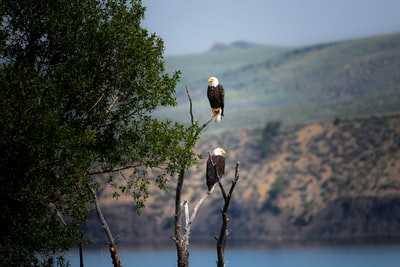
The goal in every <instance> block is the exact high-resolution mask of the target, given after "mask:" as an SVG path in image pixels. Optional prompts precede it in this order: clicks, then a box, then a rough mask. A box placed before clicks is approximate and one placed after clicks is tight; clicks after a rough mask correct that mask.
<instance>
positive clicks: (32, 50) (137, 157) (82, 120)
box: [0, 0, 187, 265]
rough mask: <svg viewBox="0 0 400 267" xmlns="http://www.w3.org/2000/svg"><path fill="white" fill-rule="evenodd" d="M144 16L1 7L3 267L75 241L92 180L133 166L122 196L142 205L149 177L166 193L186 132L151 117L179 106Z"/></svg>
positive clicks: (93, 8) (132, 6) (111, 10)
mask: <svg viewBox="0 0 400 267" xmlns="http://www.w3.org/2000/svg"><path fill="white" fill-rule="evenodd" d="M144 12H145V8H144V7H142V5H141V2H140V1H117V0H115V1H114V0H108V1H107V0H106V1H97V0H84V1H82V0H57V1H47V0H39V1H24V0H15V1H3V2H2V8H1V10H0V16H1V24H0V88H1V91H0V99H1V100H0V101H1V105H0V106H1V107H0V134H1V136H0V151H1V155H0V182H1V185H2V186H1V189H0V205H1V207H0V209H1V221H0V229H1V230H0V231H1V235H0V251H1V252H0V253H1V255H0V265H10V264H11V263H16V262H18V263H20V264H21V265H33V263H35V262H36V263H39V261H42V262H43V261H44V262H46V261H47V260H48V262H51V260H52V258H51V257H48V256H49V255H52V253H53V252H55V251H58V250H63V249H67V248H69V247H70V246H71V245H72V244H73V243H75V242H78V241H79V234H78V225H79V224H80V223H81V222H83V221H84V220H85V207H86V206H87V204H88V203H90V202H91V201H93V195H92V193H91V191H90V186H94V185H95V180H94V179H93V174H98V173H112V172H113V171H116V170H122V169H125V168H134V171H133V172H132V175H131V176H130V178H129V181H128V183H127V187H128V189H129V188H131V189H132V192H133V197H134V198H135V199H136V200H137V203H138V206H139V207H142V206H143V205H144V201H145V199H146V196H147V192H146V186H147V184H148V182H149V172H148V171H149V170H151V169H153V168H159V169H160V170H161V171H160V172H158V173H159V176H157V179H156V180H157V182H158V184H159V185H160V186H164V185H165V179H166V178H165V177H164V175H165V173H166V171H169V172H174V163H173V161H172V160H171V159H172V157H173V156H176V155H184V154H185V153H183V152H184V151H186V150H187V149H186V148H185V147H181V146H180V144H181V140H182V139H184V138H185V133H186V131H187V128H186V127H185V126H183V125H180V124H177V123H172V122H170V121H159V120H157V119H155V118H154V117H152V116H151V113H152V111H154V110H155V109H156V108H157V107H159V106H170V105H175V104H176V102H175V99H174V98H173V96H172V95H173V93H174V90H175V86H176V82H177V81H178V79H179V73H174V74H172V75H169V74H167V73H166V72H165V68H164V62H163V56H162V55H163V49H164V48H163V42H162V40H161V39H160V38H159V37H157V36H156V35H155V34H150V33H149V32H148V31H147V30H146V29H143V28H142V27H141V25H140V21H141V20H142V19H143V17H144ZM171 152H172V153H171ZM110 181H111V180H110ZM126 189H127V188H124V189H123V190H126ZM39 256H40V257H41V256H43V258H40V257H39Z"/></svg>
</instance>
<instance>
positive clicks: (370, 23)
mask: <svg viewBox="0 0 400 267" xmlns="http://www.w3.org/2000/svg"><path fill="white" fill-rule="evenodd" d="M142 3H143V5H144V6H146V7H147V11H146V13H145V20H144V21H143V23H142V25H143V26H144V27H145V28H147V29H148V30H149V31H150V32H156V33H157V35H159V36H161V38H162V39H163V40H164V42H165V45H166V51H165V52H166V54H167V55H171V54H187V53H200V52H204V51H206V50H208V49H209V48H210V47H211V46H212V45H213V44H214V43H216V42H220V43H226V44H229V43H232V42H234V41H238V40H244V41H249V42H253V43H260V44H271V45H285V46H295V45H308V44H316V43H321V42H329V41H335V40H343V39H351V38H357V37H364V36H370V35H375V34H381V33H391V32H400V0H246V1H236V0H143V1H142Z"/></svg>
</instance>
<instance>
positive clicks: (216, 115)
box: [214, 109, 222, 122]
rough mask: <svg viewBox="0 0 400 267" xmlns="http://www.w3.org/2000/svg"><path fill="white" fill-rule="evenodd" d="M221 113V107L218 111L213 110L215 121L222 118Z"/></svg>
mask: <svg viewBox="0 0 400 267" xmlns="http://www.w3.org/2000/svg"><path fill="white" fill-rule="evenodd" d="M221 113H222V110H221V109H219V110H218V112H214V117H215V122H220V121H221V118H222V116H221Z"/></svg>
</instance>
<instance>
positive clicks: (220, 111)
mask: <svg viewBox="0 0 400 267" xmlns="http://www.w3.org/2000/svg"><path fill="white" fill-rule="evenodd" d="M208 82H209V83H211V85H208V87H207V97H208V101H209V102H210V106H211V109H212V112H213V113H214V116H215V122H219V121H220V120H221V117H222V116H224V97H225V91H224V87H223V86H222V84H220V83H218V79H217V78H215V77H211V78H209V79H208Z"/></svg>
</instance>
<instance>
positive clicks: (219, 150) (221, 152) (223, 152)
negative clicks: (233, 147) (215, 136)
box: [213, 147, 226, 156]
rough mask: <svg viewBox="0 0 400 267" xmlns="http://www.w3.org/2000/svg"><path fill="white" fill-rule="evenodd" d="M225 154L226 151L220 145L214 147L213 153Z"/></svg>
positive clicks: (215, 154)
mask: <svg viewBox="0 0 400 267" xmlns="http://www.w3.org/2000/svg"><path fill="white" fill-rule="evenodd" d="M225 154H226V151H225V150H223V149H222V148H220V147H217V148H216V149H214V151H213V155H214V156H223V155H225Z"/></svg>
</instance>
